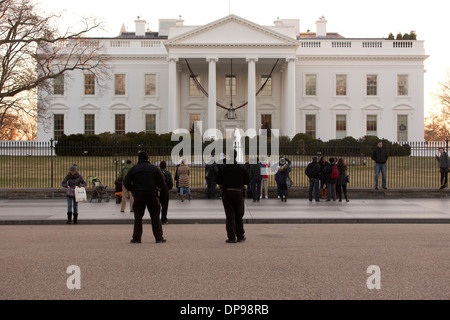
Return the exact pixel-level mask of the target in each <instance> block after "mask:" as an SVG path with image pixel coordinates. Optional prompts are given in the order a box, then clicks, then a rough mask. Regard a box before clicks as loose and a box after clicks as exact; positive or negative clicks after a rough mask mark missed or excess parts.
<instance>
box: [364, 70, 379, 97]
mask: <svg viewBox="0 0 450 320" xmlns="http://www.w3.org/2000/svg"><path fill="white" fill-rule="evenodd" d="M366 92H367V95H368V96H376V95H377V75H376V74H369V75H367V91H366Z"/></svg>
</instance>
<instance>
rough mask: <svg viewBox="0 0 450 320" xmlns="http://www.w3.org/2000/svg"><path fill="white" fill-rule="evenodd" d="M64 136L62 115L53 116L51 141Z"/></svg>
mask: <svg viewBox="0 0 450 320" xmlns="http://www.w3.org/2000/svg"><path fill="white" fill-rule="evenodd" d="M63 135H64V115H63V114H54V115H53V139H55V140H58V139H59V138H61V137H62V136H63Z"/></svg>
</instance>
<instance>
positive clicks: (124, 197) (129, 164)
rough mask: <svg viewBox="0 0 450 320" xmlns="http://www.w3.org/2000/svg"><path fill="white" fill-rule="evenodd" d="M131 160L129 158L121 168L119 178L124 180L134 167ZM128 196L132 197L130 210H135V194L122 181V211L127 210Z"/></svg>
mask: <svg viewBox="0 0 450 320" xmlns="http://www.w3.org/2000/svg"><path fill="white" fill-rule="evenodd" d="M132 166H133V165H132V162H131V160H127V162H126V164H125V166H124V167H123V168H122V170H120V173H119V176H118V179H119V180H120V181H122V182H123V179H125V177H126V175H127V173H128V171H129V170H130V169H131V167H132ZM127 198H130V212H133V195H132V194H131V192H129V191H128V190H127V188H126V187H125V186H124V185H123V183H122V204H121V206H120V212H125V208H126V206H127Z"/></svg>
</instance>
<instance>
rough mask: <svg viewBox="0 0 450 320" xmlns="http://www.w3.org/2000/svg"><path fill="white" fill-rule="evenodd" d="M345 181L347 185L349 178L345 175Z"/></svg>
mask: <svg viewBox="0 0 450 320" xmlns="http://www.w3.org/2000/svg"><path fill="white" fill-rule="evenodd" d="M345 181H346V182H347V183H350V177H349V176H348V175H347V176H345Z"/></svg>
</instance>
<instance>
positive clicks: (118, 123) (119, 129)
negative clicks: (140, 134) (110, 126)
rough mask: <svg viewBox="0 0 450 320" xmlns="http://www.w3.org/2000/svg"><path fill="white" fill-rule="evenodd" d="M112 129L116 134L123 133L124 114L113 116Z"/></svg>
mask: <svg viewBox="0 0 450 320" xmlns="http://www.w3.org/2000/svg"><path fill="white" fill-rule="evenodd" d="M114 131H115V133H116V134H117V135H120V136H121V135H124V134H125V115H124V114H116V115H115V117H114Z"/></svg>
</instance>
